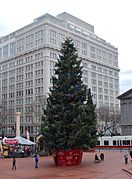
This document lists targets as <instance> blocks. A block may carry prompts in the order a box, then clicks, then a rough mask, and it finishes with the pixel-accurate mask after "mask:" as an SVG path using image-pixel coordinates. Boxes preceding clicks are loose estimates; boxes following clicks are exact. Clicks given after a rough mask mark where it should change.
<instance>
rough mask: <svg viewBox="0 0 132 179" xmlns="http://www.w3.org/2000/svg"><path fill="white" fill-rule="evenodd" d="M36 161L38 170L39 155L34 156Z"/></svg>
mask: <svg viewBox="0 0 132 179" xmlns="http://www.w3.org/2000/svg"><path fill="white" fill-rule="evenodd" d="M34 159H35V168H38V163H39V155H38V154H35V155H34Z"/></svg>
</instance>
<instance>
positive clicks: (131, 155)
mask: <svg viewBox="0 0 132 179" xmlns="http://www.w3.org/2000/svg"><path fill="white" fill-rule="evenodd" d="M130 157H131V162H132V150H131V151H130Z"/></svg>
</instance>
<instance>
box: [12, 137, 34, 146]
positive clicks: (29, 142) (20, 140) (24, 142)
mask: <svg viewBox="0 0 132 179" xmlns="http://www.w3.org/2000/svg"><path fill="white" fill-rule="evenodd" d="M14 139H17V140H18V142H19V144H21V145H35V143H34V142H32V141H30V140H27V139H25V138H23V137H21V136H16V137H15V138H14Z"/></svg>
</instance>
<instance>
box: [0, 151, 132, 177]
mask: <svg viewBox="0 0 132 179" xmlns="http://www.w3.org/2000/svg"><path fill="white" fill-rule="evenodd" d="M103 152H104V154H105V160H104V161H103V162H101V163H94V155H95V153H97V154H98V155H99V154H100V152H91V153H90V152H89V153H84V154H83V160H82V163H81V164H80V165H76V166H67V167H56V166H55V164H54V162H53V158H52V156H45V157H40V165H39V168H38V169H35V168H34V158H33V157H29V158H17V169H16V170H12V169H11V167H12V159H11V158H8V159H7V158H6V159H0V179H130V173H126V172H124V171H122V169H125V170H127V171H128V172H131V171H132V163H131V161H130V159H129V162H128V164H125V163H124V158H123V155H124V152H120V151H103Z"/></svg>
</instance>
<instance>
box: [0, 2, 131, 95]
mask: <svg viewBox="0 0 132 179" xmlns="http://www.w3.org/2000/svg"><path fill="white" fill-rule="evenodd" d="M0 7H1V8H0V36H4V35H7V34H9V33H11V32H13V31H15V30H17V29H19V28H21V27H23V26H25V25H27V24H29V23H31V22H33V19H35V18H36V17H38V16H40V15H42V14H45V13H49V14H51V15H53V16H56V15H58V14H60V13H62V12H67V13H70V14H72V15H74V16H76V17H78V18H80V19H82V20H84V21H86V22H88V23H89V24H91V25H93V26H94V29H95V34H96V35H98V36H99V37H101V38H103V39H104V40H106V41H107V42H108V43H111V44H112V45H114V46H115V47H117V48H118V53H119V56H118V60H119V68H120V93H122V92H125V91H126V90H128V89H130V88H132V85H131V84H132V52H131V51H132V45H131V41H132V20H131V19H132V10H131V9H132V0H1V1H0Z"/></svg>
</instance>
